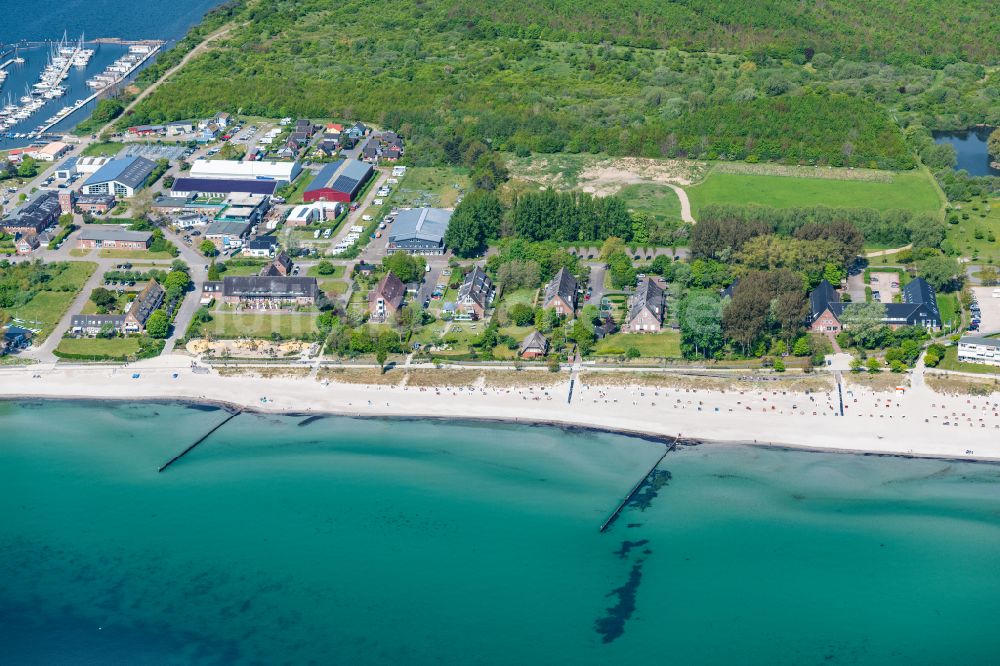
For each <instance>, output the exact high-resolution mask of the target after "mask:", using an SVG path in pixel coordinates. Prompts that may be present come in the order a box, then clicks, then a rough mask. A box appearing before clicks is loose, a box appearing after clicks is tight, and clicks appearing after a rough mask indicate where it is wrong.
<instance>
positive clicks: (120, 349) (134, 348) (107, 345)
mask: <svg viewBox="0 0 1000 666" xmlns="http://www.w3.org/2000/svg"><path fill="white" fill-rule="evenodd" d="M138 351H139V338H111V339H110V340H105V339H102V338H63V339H62V340H60V341H59V346H58V347H56V353H57V354H58V353H63V354H82V355H93V356H113V357H115V358H121V359H126V358H128V357H129V356H133V355H135V354H136V353H137V352H138Z"/></svg>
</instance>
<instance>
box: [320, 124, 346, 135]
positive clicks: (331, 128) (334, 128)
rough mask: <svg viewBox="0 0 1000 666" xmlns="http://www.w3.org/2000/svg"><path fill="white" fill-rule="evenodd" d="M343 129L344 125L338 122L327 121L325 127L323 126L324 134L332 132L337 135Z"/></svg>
mask: <svg viewBox="0 0 1000 666" xmlns="http://www.w3.org/2000/svg"><path fill="white" fill-rule="evenodd" d="M343 131H344V126H343V125H341V124H339V123H328V124H327V126H326V127H325V128H323V133H324V134H332V135H334V136H339V135H340V134H341V133H343Z"/></svg>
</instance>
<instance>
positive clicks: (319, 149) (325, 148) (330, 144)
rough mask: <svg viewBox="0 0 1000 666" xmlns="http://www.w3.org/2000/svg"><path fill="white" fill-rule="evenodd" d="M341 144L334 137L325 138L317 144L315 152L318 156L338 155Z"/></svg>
mask: <svg viewBox="0 0 1000 666" xmlns="http://www.w3.org/2000/svg"><path fill="white" fill-rule="evenodd" d="M339 146H340V144H339V143H337V142H336V141H334V140H332V139H323V140H322V141H320V142H319V143H318V144H316V149H315V151H314V153H315V155H316V156H317V157H334V156H336V155H337V150H338V148H339Z"/></svg>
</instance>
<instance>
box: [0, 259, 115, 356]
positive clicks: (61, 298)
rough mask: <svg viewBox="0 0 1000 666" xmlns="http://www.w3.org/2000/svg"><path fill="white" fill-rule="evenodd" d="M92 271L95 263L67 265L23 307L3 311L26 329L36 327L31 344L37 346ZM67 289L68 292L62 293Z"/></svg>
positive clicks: (73, 262) (79, 262)
mask: <svg viewBox="0 0 1000 666" xmlns="http://www.w3.org/2000/svg"><path fill="white" fill-rule="evenodd" d="M96 268H97V264H94V263H92V262H89V261H72V262H69V267H68V268H67V269H66V270H64V271H63V272H62V273H60V274H59V275H57V276H55V277H54V278H53V279H52V280H51V281H50V282H49V283H48V285H46V287H47V288H46V290H45V291H39V292H38V293H36V294H35V295H34V297H32V299H31V300H30V301H28V302H27V303H26V304H25V305H22V306H20V307H17V308H10V309H9V310H7V311H6V312H7V313H8V314H9V315H10V316H11V317H12V318H16V319H20V320H22V321H23V322H24V323H25V325H26V326H27V327H29V328H40V329H41V331H40V332H39V333H38V334H37V335H36V336H35V344H39V343H41V342H42V341H43V340H45V338H47V337H48V336H49V334H50V333H52V331H53V329H54V328H55V327H56V324H58V323H59V320H60V319H61V318H62V316H63V315H64V314H65V313H66V310H67V309H68V308H69V306H70V305H71V304H72V303H73V301H74V300H75V299H76V296H77V294H78V293H79V291H80V289H81V288H82V287H83V284H84V283H85V282H86V281H87V278H89V277H90V275H91V274H92V273H93V272H94V270H95V269H96ZM67 288H68V289H69V290H68V291H63V289H67ZM53 289H56V290H58V291H53Z"/></svg>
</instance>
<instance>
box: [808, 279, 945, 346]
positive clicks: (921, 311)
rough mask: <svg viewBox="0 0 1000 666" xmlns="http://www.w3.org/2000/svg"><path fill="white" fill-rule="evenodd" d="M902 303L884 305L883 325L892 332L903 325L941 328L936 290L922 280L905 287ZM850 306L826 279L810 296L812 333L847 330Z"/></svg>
mask: <svg viewBox="0 0 1000 666" xmlns="http://www.w3.org/2000/svg"><path fill="white" fill-rule="evenodd" d="M900 296H901V299H902V302H901V303H885V304H884V305H883V307H884V308H885V314H884V315H883V317H882V323H883V324H885V325H886V326H890V327H891V328H893V329H896V328H899V327H901V326H922V327H924V328H926V329H928V330H932V331H936V330H939V329H940V328H941V324H942V322H941V313H940V312H939V311H938V307H937V296H936V295H935V293H934V288H933V287H931V286H930V284H928V282H927V281H926V280H924V279H923V278H916V279H914V280H912V281H910V283H909V284H907V285H906V286H905V287H903V289H902V292H901V294H900ZM849 305H850V303H845V302H843V301H841V300H840V294H839V293H837V291H836V290H835V289H834V288H833V285H831V284H830V283H829V282H827V281H826V280H823V281H822V282H820V283H819V284H818V285H817V286H816V288H815V289H813V290H812V292H811V293H810V294H809V320H808V322H807V324H808V329H809V330H810V331H814V332H819V333H827V334H831V335H835V334H837V333H839V332H840V331H842V330H844V324H843V321H842V316H843V314H844V310H845V309H846V308H847V306H849Z"/></svg>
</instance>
